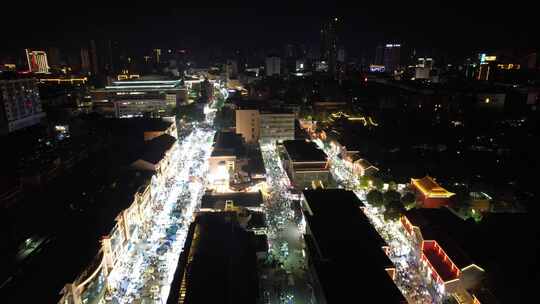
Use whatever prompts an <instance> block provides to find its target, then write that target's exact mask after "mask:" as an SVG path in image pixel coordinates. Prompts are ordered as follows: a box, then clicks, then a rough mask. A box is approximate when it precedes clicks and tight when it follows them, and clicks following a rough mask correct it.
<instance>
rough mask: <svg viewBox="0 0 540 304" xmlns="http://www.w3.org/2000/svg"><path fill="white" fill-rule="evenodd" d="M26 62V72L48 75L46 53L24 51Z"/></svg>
mask: <svg viewBox="0 0 540 304" xmlns="http://www.w3.org/2000/svg"><path fill="white" fill-rule="evenodd" d="M25 51H26V60H27V62H28V70H29V71H30V72H32V73H42V74H46V73H49V63H48V62H47V53H45V52H44V51H31V50H29V49H26V50H25Z"/></svg>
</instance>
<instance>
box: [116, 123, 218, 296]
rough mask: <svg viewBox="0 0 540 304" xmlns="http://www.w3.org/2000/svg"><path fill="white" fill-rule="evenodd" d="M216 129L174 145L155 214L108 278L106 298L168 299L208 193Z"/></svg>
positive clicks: (196, 132) (199, 131)
mask: <svg viewBox="0 0 540 304" xmlns="http://www.w3.org/2000/svg"><path fill="white" fill-rule="evenodd" d="M213 136H214V131H213V130H209V129H202V128H195V129H194V131H193V132H192V133H191V134H190V135H189V136H187V137H186V138H185V139H184V140H183V142H182V143H181V144H176V145H175V146H174V147H173V149H174V150H173V156H172V162H171V163H172V164H178V169H177V171H176V172H175V173H174V174H172V176H171V177H169V178H168V179H167V182H166V183H165V186H164V187H163V188H162V189H160V190H159V193H158V195H157V198H156V200H154V201H153V202H152V205H151V208H152V214H153V216H151V217H149V218H148V219H146V221H145V223H144V224H143V225H142V226H141V228H140V231H139V232H138V236H139V239H138V240H137V241H136V242H134V244H133V245H132V246H129V247H128V250H126V251H124V252H123V253H122V255H121V256H120V257H119V262H118V265H115V268H114V269H113V271H112V272H111V274H110V275H109V277H108V286H109V290H108V293H107V295H106V296H105V299H106V301H107V302H108V303H143V302H145V303H146V302H149V303H154V302H158V303H159V302H160V301H166V299H167V296H168V294H169V289H170V284H171V282H172V279H173V276H174V272H175V269H176V266H177V263H178V258H179V255H180V251H181V250H182V248H183V246H184V242H185V240H186V237H187V232H188V228H189V223H190V222H191V220H192V217H193V211H195V210H196V208H197V207H198V206H199V204H200V200H201V198H202V195H203V193H204V188H205V182H206V180H205V177H206V175H207V171H208V158H209V157H210V151H211V145H212V139H213Z"/></svg>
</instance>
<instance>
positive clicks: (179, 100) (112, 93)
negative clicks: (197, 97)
mask: <svg viewBox="0 0 540 304" xmlns="http://www.w3.org/2000/svg"><path fill="white" fill-rule="evenodd" d="M186 92H187V91H186V89H185V88H184V86H183V85H181V81H180V80H143V79H137V80H125V81H114V82H113V84H112V85H110V86H106V87H105V88H104V89H97V90H93V91H91V95H92V101H93V102H94V105H95V106H98V105H103V104H109V105H112V106H113V108H114V116H115V117H118V118H129V117H141V116H144V115H145V114H151V115H152V116H156V117H159V116H169V115H171V111H172V109H173V108H174V107H175V106H176V105H179V104H183V103H185V102H186V100H185V99H186V97H187V94H186Z"/></svg>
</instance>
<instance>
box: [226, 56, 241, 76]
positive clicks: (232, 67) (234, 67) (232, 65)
mask: <svg viewBox="0 0 540 304" xmlns="http://www.w3.org/2000/svg"><path fill="white" fill-rule="evenodd" d="M225 68H226V70H227V74H228V77H229V78H238V62H237V61H236V60H230V59H229V60H227V63H226V66H225Z"/></svg>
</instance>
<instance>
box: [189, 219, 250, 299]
mask: <svg viewBox="0 0 540 304" xmlns="http://www.w3.org/2000/svg"><path fill="white" fill-rule="evenodd" d="M233 218H234V215H233V214H230V213H228V212H219V213H214V212H209V213H202V214H200V215H199V216H198V217H197V219H196V223H197V228H196V229H195V234H196V236H195V238H194V241H193V242H194V243H193V247H192V248H193V249H194V250H193V252H192V254H193V255H192V256H193V259H192V261H191V263H190V264H189V265H188V267H187V275H186V279H187V292H186V298H185V303H187V304H190V303H255V302H256V300H257V294H258V292H257V291H258V279H257V263H256V261H257V257H256V241H255V235H254V234H253V233H250V232H247V231H245V230H244V229H242V228H241V227H240V226H239V225H238V223H237V222H235V221H234V220H233Z"/></svg>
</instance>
